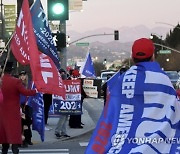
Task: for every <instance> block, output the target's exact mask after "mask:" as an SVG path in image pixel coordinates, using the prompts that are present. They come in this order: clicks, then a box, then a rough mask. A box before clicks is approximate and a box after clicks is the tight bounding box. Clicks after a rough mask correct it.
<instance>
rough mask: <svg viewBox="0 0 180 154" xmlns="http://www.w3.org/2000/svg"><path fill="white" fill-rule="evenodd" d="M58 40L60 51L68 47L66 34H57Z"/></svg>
mask: <svg viewBox="0 0 180 154" xmlns="http://www.w3.org/2000/svg"><path fill="white" fill-rule="evenodd" d="M56 40H57V41H56V45H57V49H58V50H60V49H61V48H65V47H66V34H65V33H59V32H57V35H56Z"/></svg>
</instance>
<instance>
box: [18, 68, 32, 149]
mask: <svg viewBox="0 0 180 154" xmlns="http://www.w3.org/2000/svg"><path fill="white" fill-rule="evenodd" d="M19 79H20V80H21V81H22V83H23V85H24V87H25V88H27V89H30V88H31V81H30V80H29V79H28V75H27V73H26V71H24V70H23V71H21V72H20V73H19ZM27 103H28V96H25V95H22V94H21V95H20V104H21V109H22V113H23V115H24V116H23V117H22V134H23V135H24V138H25V139H24V140H23V144H22V147H28V145H33V143H32V142H31V138H32V131H31V125H32V107H31V106H29V105H28V104H27Z"/></svg>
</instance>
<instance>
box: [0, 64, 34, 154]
mask: <svg viewBox="0 0 180 154" xmlns="http://www.w3.org/2000/svg"><path fill="white" fill-rule="evenodd" d="M11 71H12V62H8V63H7V65H6V68H5V71H4V75H3V77H2V86H1V90H2V93H3V103H2V104H1V105H0V144H2V154H7V152H8V149H9V146H10V144H12V147H11V148H12V152H13V153H14V154H18V153H19V149H18V146H19V144H22V136H21V135H22V129H21V113H20V103H19V101H20V94H23V95H27V96H33V95H35V94H36V90H28V89H26V88H25V87H24V86H23V85H22V82H21V81H20V80H19V79H17V78H15V77H13V76H11V75H10V74H11Z"/></svg>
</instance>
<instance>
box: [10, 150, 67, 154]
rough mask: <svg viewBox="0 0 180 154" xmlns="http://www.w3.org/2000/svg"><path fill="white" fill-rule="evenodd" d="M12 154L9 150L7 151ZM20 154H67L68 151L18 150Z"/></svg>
mask: <svg viewBox="0 0 180 154" xmlns="http://www.w3.org/2000/svg"><path fill="white" fill-rule="evenodd" d="M8 152H9V153H12V151H11V150H8ZM19 153H20V154H28V153H29V154H40V153H42V154H69V149H25V150H24V149H19Z"/></svg>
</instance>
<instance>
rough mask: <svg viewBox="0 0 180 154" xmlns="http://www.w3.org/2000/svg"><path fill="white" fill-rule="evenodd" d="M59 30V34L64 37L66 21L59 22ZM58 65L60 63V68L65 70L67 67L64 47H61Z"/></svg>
mask: <svg viewBox="0 0 180 154" xmlns="http://www.w3.org/2000/svg"><path fill="white" fill-rule="evenodd" d="M59 30H60V32H61V33H64V34H65V35H66V20H62V21H60V24H59ZM60 50H61V51H60V53H59V54H60V55H59V57H60V63H61V68H63V69H65V70H66V67H67V48H66V46H65V47H61V49H60Z"/></svg>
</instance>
